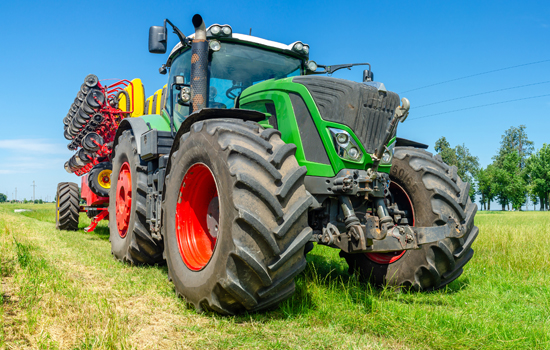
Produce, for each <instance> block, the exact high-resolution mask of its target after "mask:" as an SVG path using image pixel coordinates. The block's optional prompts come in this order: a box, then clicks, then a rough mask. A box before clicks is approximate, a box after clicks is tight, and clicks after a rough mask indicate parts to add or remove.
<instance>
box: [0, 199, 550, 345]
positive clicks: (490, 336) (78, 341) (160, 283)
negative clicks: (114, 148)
mask: <svg viewBox="0 0 550 350" xmlns="http://www.w3.org/2000/svg"><path fill="white" fill-rule="evenodd" d="M15 208H18V209H19V208H28V209H32V211H31V212H23V213H14V212H13V209H15ZM54 221H55V216H54V205H53V204H44V205H33V204H28V205H13V204H4V205H0V278H1V284H0V324H1V325H2V327H1V329H0V348H44V349H56V348H59V349H97V348H100V349H133V348H140V349H141V348H147V349H149V348H158V349H165V348H178V349H179V348H199V349H202V348H216V349H218V348H222V349H225V348H229V349H232V348H243V349H250V348H275V349H295V348H302V349H312V348H326V349H332V348H346V349H363V348H373V349H510V348H513V349H546V348H550V300H549V298H550V287H549V284H550V253H549V251H550V213H546V212H545V213H541V212H514V213H499V212H489V213H487V212H479V213H478V215H477V217H476V224H477V225H478V226H479V228H480V230H481V233H480V235H479V237H478V239H477V241H476V242H475V243H474V246H473V248H474V250H475V254H474V257H473V259H472V261H470V263H469V264H468V265H466V267H465V272H464V274H463V275H462V276H461V277H460V278H459V279H458V280H456V281H454V282H453V283H451V284H450V285H449V286H448V287H447V288H446V289H444V290H440V291H436V292H432V293H397V292H394V291H391V290H382V291H379V290H375V289H373V288H371V287H370V286H369V285H368V284H363V283H359V282H358V281H357V280H356V279H355V277H354V276H350V275H348V274H347V265H346V263H345V261H344V260H342V259H340V258H339V257H338V252H337V251H336V250H333V249H329V248H324V247H316V248H315V249H314V250H313V251H312V252H311V253H310V254H308V262H309V263H308V266H307V268H306V270H305V272H304V273H303V274H301V275H300V276H299V277H298V279H297V289H296V293H295V294H294V296H293V297H292V298H290V299H289V300H287V301H286V302H284V303H282V304H281V305H280V306H279V308H277V309H276V310H274V311H271V312H267V313H261V314H251V315H249V314H245V315H241V316H237V317H222V316H218V315H215V314H197V313H196V312H195V311H194V310H193V309H190V308H188V307H187V306H186V304H185V302H184V301H183V300H182V299H180V298H178V297H176V295H175V292H174V287H173V285H172V284H171V283H170V282H168V280H167V271H166V267H165V266H152V267H131V266H126V265H124V264H122V263H119V262H117V261H115V259H113V258H112V256H111V254H110V245H109V241H108V236H109V234H108V229H107V226H106V222H101V223H100V225H99V226H98V228H97V229H96V231H95V232H93V233H85V232H83V230H80V231H78V232H67V231H56V230H55V224H54ZM88 223H89V219H88V218H86V216H85V215H81V225H80V227H81V228H83V227H85V226H86V225H87V224H88Z"/></svg>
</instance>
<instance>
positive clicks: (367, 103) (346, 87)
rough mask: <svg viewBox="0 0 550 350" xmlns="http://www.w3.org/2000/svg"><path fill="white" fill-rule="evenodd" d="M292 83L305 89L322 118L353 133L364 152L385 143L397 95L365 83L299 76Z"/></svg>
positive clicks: (396, 105) (370, 151) (373, 149)
mask: <svg viewBox="0 0 550 350" xmlns="http://www.w3.org/2000/svg"><path fill="white" fill-rule="evenodd" d="M292 82H294V83H298V84H302V85H304V86H305V87H306V88H307V90H308V91H309V93H310V94H311V96H312V97H313V100H314V101H315V104H316V105H317V109H318V110H319V113H320V115H321V118H322V119H324V120H326V121H330V122H334V123H339V124H344V125H346V126H348V127H349V128H350V129H352V130H353V132H354V133H355V135H356V136H357V137H358V138H359V140H360V141H361V143H362V145H363V147H364V148H365V151H367V152H368V153H371V154H372V153H374V151H375V149H376V148H377V147H378V146H379V145H380V144H381V143H382V142H383V141H384V140H383V138H384V136H385V133H386V130H387V129H388V127H389V125H390V122H391V119H392V117H393V114H394V111H395V109H396V108H397V107H398V106H399V95H397V94H396V93H394V92H390V91H386V90H385V89H378V88H376V87H374V86H369V85H366V84H364V83H358V82H354V81H350V80H345V79H337V78H330V77H320V76H300V77H295V78H293V79H292Z"/></svg>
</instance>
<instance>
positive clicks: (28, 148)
mask: <svg viewBox="0 0 550 350" xmlns="http://www.w3.org/2000/svg"><path fill="white" fill-rule="evenodd" d="M0 149H7V150H11V151H14V152H34V154H36V153H40V154H60V153H66V152H67V148H66V147H65V146H64V145H62V144H59V143H53V142H52V141H51V140H48V139H15V140H0Z"/></svg>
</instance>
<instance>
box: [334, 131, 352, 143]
mask: <svg viewBox="0 0 550 350" xmlns="http://www.w3.org/2000/svg"><path fill="white" fill-rule="evenodd" d="M348 138H349V137H348V134H347V133H343V132H341V133H339V134H336V141H338V143H339V144H341V145H345V144H346V143H348Z"/></svg>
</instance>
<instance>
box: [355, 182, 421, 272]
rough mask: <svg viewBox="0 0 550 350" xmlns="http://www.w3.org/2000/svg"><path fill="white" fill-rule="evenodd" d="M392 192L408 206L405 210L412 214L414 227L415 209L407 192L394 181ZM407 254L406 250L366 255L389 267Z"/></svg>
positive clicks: (391, 187) (402, 203) (391, 186)
mask: <svg viewBox="0 0 550 350" xmlns="http://www.w3.org/2000/svg"><path fill="white" fill-rule="evenodd" d="M390 192H391V193H392V194H393V196H394V198H399V199H400V201H399V202H400V203H401V205H404V206H405V207H407V206H408V208H404V209H405V210H409V211H411V212H412V219H413V222H412V225H413V226H414V208H413V205H412V202H411V199H410V198H409V195H408V194H407V192H405V190H404V189H403V187H401V186H399V185H398V184H397V183H395V182H393V181H392V182H391V183H390ZM396 201H397V199H396ZM406 252H407V251H406V250H402V251H397V252H391V253H365V255H366V256H367V258H368V259H369V260H371V261H373V262H375V263H377V264H383V265H387V264H391V263H394V262H396V261H397V260H399V259H401V258H402V257H403V255H405V253H406Z"/></svg>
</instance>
